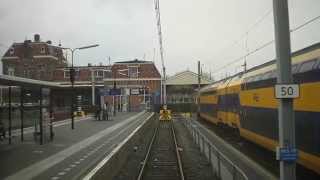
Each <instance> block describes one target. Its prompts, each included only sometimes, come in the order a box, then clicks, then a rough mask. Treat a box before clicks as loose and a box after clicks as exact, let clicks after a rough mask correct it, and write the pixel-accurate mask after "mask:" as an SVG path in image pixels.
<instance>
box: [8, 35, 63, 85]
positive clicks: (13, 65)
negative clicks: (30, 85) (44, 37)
mask: <svg viewBox="0 0 320 180" xmlns="http://www.w3.org/2000/svg"><path fill="white" fill-rule="evenodd" d="M2 66H3V68H2V69H3V74H5V75H11V76H18V77H24V78H29V79H37V80H43V81H52V80H54V71H55V69H56V68H57V67H63V66H67V60H66V58H65V57H64V55H63V51H62V48H61V47H60V45H59V46H54V45H52V42H51V41H50V40H49V41H46V42H44V41H41V39H40V35H39V34H36V35H34V40H33V41H31V40H25V41H24V42H22V43H13V44H12V45H11V47H10V48H9V49H8V50H7V51H6V52H5V54H4V55H3V57H2Z"/></svg>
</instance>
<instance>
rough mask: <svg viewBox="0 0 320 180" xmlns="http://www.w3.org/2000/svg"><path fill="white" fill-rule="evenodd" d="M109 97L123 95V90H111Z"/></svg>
mask: <svg viewBox="0 0 320 180" xmlns="http://www.w3.org/2000/svg"><path fill="white" fill-rule="evenodd" d="M109 95H111V96H117V95H121V89H110V91H109Z"/></svg>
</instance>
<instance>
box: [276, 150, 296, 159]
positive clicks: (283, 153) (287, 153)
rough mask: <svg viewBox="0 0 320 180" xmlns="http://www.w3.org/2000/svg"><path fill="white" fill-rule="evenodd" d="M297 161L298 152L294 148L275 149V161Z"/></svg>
mask: <svg viewBox="0 0 320 180" xmlns="http://www.w3.org/2000/svg"><path fill="white" fill-rule="evenodd" d="M297 159H298V150H297V149H295V148H289V147H286V148H279V147H277V160H280V161H285V162H295V161H296V160H297Z"/></svg>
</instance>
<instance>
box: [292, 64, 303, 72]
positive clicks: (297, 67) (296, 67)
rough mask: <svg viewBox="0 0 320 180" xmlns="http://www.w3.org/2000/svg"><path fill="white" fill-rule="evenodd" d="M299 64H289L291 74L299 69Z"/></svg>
mask: <svg viewBox="0 0 320 180" xmlns="http://www.w3.org/2000/svg"><path fill="white" fill-rule="evenodd" d="M300 65H301V64H294V65H292V66H291V72H292V74H296V73H297V72H298V69H299V66H300Z"/></svg>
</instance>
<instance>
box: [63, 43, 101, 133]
mask: <svg viewBox="0 0 320 180" xmlns="http://www.w3.org/2000/svg"><path fill="white" fill-rule="evenodd" d="M98 46H99V44H94V45H90V46H83V47H79V48H73V49H72V48H62V49H65V50H69V51H71V68H70V82H71V91H72V93H71V94H72V95H71V129H74V114H73V111H74V102H73V101H74V93H73V91H74V78H75V77H74V75H75V70H74V68H73V55H74V52H75V51H76V50H83V49H89V48H94V47H98Z"/></svg>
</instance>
